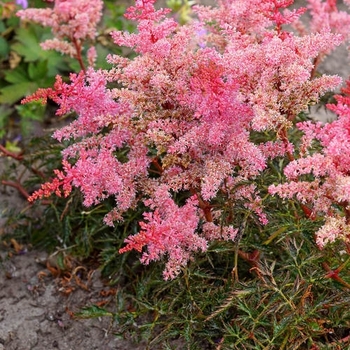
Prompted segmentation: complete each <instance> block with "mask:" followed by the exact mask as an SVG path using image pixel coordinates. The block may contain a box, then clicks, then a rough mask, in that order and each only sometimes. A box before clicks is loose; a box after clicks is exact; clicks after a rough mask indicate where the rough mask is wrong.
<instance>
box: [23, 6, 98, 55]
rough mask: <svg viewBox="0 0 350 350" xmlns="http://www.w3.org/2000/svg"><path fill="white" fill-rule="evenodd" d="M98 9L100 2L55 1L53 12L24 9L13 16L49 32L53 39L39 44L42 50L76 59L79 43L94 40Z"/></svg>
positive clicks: (45, 9)
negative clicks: (50, 31) (33, 23)
mask: <svg viewBox="0 0 350 350" xmlns="http://www.w3.org/2000/svg"><path fill="white" fill-rule="evenodd" d="M102 8H103V1H102V0H94V1H89V0H55V1H54V5H53V8H43V9H34V8H28V9H25V10H20V11H18V12H17V16H19V17H20V18H21V19H22V20H30V21H33V22H36V23H39V24H41V25H43V26H46V27H50V28H51V29H52V33H53V35H54V39H47V40H46V41H44V42H43V43H42V44H41V47H42V48H43V49H44V50H57V51H59V52H61V53H63V54H66V55H69V56H71V57H74V58H76V57H77V56H79V55H80V50H81V44H82V42H83V41H85V40H87V39H90V40H94V39H95V37H96V34H97V32H96V27H97V24H98V22H99V21H100V19H101V16H102ZM90 61H91V60H90Z"/></svg>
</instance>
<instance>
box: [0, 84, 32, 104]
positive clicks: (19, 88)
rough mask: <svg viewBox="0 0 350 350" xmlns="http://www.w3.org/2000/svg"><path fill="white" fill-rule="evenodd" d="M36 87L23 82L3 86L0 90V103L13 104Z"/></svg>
mask: <svg viewBox="0 0 350 350" xmlns="http://www.w3.org/2000/svg"><path fill="white" fill-rule="evenodd" d="M37 88H38V86H37V85H36V84H35V83H34V82H23V83H18V84H13V85H9V86H5V87H4V88H2V89H0V103H8V104H10V105H11V104H14V103H15V102H17V101H19V100H20V99H22V98H23V97H24V96H27V95H29V94H31V93H33V92H34V91H35V90H36V89H37Z"/></svg>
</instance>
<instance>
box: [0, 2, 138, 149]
mask: <svg viewBox="0 0 350 350" xmlns="http://www.w3.org/2000/svg"><path fill="white" fill-rule="evenodd" d="M29 6H30V7H33V8H41V7H47V3H45V2H43V1H41V0H35V1H29ZM105 7H106V8H105V16H104V17H103V21H102V22H101V23H100V26H99V33H98V35H97V38H96V40H97V42H96V45H95V47H96V51H97V61H96V63H95V65H96V67H100V68H107V67H108V65H107V63H106V60H105V57H106V56H107V54H109V53H113V52H115V53H120V52H121V50H120V49H118V48H116V47H115V45H111V43H112V41H111V38H110V35H109V32H110V31H111V30H112V29H118V30H122V29H127V30H130V31H131V30H132V28H133V25H132V24H131V23H130V22H128V21H126V20H125V19H124V18H123V17H122V14H123V13H124V12H125V6H124V5H116V4H115V2H114V1H106V2H105ZM19 9H20V6H18V5H16V4H15V3H14V2H12V1H2V2H0V139H1V138H4V139H5V140H7V142H8V143H10V144H11V142H12V139H14V138H16V137H17V136H18V135H21V136H23V137H28V136H29V135H31V134H32V133H33V128H34V124H33V122H35V121H36V122H43V121H44V119H45V117H46V118H50V119H52V117H53V116H52V115H50V113H51V114H52V111H51V110H50V113H49V112H46V109H45V108H44V107H42V106H40V105H39V104H38V103H33V104H30V105H22V106H21V105H20V101H21V99H23V98H24V97H25V96H27V95H29V94H32V93H33V92H35V91H36V90H38V89H39V88H45V87H49V86H52V85H53V83H54V80H55V76H56V75H57V74H59V75H61V76H68V75H69V73H71V72H78V71H79V70H80V66H79V63H78V62H77V60H75V59H74V58H71V57H69V56H67V55H62V54H61V53H59V52H56V51H54V50H43V49H42V48H41V46H40V44H41V43H42V42H44V41H45V40H47V39H49V38H51V37H52V34H51V30H50V29H49V28H47V27H42V26H40V25H37V24H34V23H30V22H27V23H24V22H23V21H22V22H21V21H20V19H19V18H18V17H17V16H16V12H17V11H18V10H19ZM85 53H86V52H85Z"/></svg>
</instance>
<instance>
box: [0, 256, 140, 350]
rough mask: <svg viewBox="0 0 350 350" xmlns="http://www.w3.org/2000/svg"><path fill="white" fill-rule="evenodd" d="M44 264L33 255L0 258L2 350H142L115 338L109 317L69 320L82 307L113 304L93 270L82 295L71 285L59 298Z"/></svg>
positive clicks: (56, 281)
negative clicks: (71, 289) (70, 289)
mask: <svg viewBox="0 0 350 350" xmlns="http://www.w3.org/2000/svg"><path fill="white" fill-rule="evenodd" d="M46 259H47V256H46V254H45V253H43V252H38V251H24V252H23V253H20V254H17V255H12V256H11V257H10V256H9V255H8V253H7V252H2V253H1V260H2V263H1V271H0V303H1V304H0V349H1V350H3V349H4V350H32V349H33V350H44V349H45V350H48V349H59V350H79V349H87V350H93V349H96V350H97V349H98V350H100V349H101V350H102V349H115V350H128V349H134V350H138V349H139V350H141V349H145V345H135V344H133V343H132V342H131V341H128V340H120V339H118V338H117V337H116V336H115V335H114V334H113V330H114V328H113V323H112V319H111V318H110V317H101V318H94V319H75V318H74V317H73V313H74V312H77V311H79V309H80V308H82V307H84V306H89V305H93V304H98V303H101V302H103V303H105V302H107V303H108V302H110V303H113V301H112V300H113V295H114V294H115V293H114V291H113V289H111V288H109V287H107V286H106V285H104V284H103V282H102V280H101V279H100V276H99V273H98V271H94V273H93V274H92V277H91V280H90V282H89V285H88V288H87V290H85V289H83V288H79V287H77V286H76V285H74V284H72V286H70V287H69V288H75V290H74V291H71V292H69V293H68V294H67V293H66V294H63V293H62V288H63V287H62V283H61V282H60V281H62V279H61V278H58V277H56V278H55V277H54V276H52V275H51V274H50V272H49V271H48V270H47V269H46V268H45V266H44V265H42V264H43V262H46ZM63 289H64V290H65V291H67V290H66V289H65V288H63ZM68 291H69V290H68Z"/></svg>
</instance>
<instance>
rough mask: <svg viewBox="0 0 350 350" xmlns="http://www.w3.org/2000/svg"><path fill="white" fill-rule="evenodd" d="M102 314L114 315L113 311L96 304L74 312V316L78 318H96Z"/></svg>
mask: <svg viewBox="0 0 350 350" xmlns="http://www.w3.org/2000/svg"><path fill="white" fill-rule="evenodd" d="M103 316H108V317H113V316H114V315H113V313H111V312H109V311H107V310H105V309H102V308H101V307H98V306H96V305H92V306H88V307H84V308H83V309H82V310H81V311H79V312H77V313H75V317H78V318H96V317H103Z"/></svg>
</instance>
